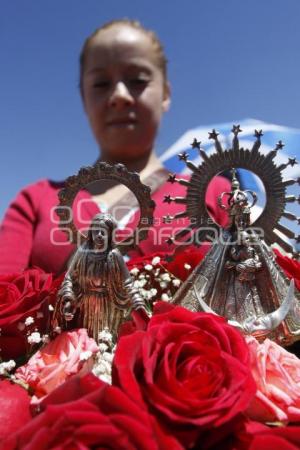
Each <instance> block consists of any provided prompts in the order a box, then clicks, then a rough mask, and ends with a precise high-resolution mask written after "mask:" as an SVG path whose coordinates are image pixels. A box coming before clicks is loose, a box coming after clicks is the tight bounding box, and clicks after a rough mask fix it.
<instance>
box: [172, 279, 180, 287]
mask: <svg viewBox="0 0 300 450" xmlns="http://www.w3.org/2000/svg"><path fill="white" fill-rule="evenodd" d="M172 284H173V286H175V287H178V286H180V284H181V281H180V280H179V279H178V278H175V280H172Z"/></svg>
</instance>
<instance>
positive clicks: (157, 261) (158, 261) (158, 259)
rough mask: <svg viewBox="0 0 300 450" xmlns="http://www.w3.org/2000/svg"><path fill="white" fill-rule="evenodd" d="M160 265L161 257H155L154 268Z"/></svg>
mask: <svg viewBox="0 0 300 450" xmlns="http://www.w3.org/2000/svg"><path fill="white" fill-rule="evenodd" d="M159 263H160V257H159V256H155V257H154V258H153V259H152V265H153V266H157V264H159Z"/></svg>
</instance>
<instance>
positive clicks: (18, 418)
mask: <svg viewBox="0 0 300 450" xmlns="http://www.w3.org/2000/svg"><path fill="white" fill-rule="evenodd" d="M29 403H30V397H29V395H28V393H27V391H26V390H25V389H23V388H22V387H20V386H18V385H17V384H14V383H11V382H9V381H7V380H3V381H0V448H2V447H1V442H2V439H3V438H5V437H6V436H9V435H11V434H14V433H15V432H16V431H17V430H18V429H19V428H20V427H21V426H23V425H24V424H25V423H26V422H28V421H29V420H30V419H31V415H30V412H29ZM3 448H5V447H3Z"/></svg>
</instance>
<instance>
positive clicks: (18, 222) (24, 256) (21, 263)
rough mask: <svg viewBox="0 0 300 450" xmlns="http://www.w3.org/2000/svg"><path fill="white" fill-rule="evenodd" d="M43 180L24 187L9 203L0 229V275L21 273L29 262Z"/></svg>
mask: <svg viewBox="0 0 300 450" xmlns="http://www.w3.org/2000/svg"><path fill="white" fill-rule="evenodd" d="M44 185H45V181H40V182H38V183H35V184H33V185H30V186H28V187H26V188H24V189H23V190H22V191H20V192H19V194H18V195H17V197H16V198H15V200H14V201H13V202H12V203H11V204H10V206H9V208H8V210H7V211H6V214H5V216H4V219H3V222H2V224H1V227H0V273H3V274H4V273H12V272H20V271H22V270H24V269H26V268H27V267H28V265H29V263H30V256H31V250H32V241H33V235H34V228H35V224H36V221H37V205H38V204H39V202H40V199H41V197H42V193H43V187H44Z"/></svg>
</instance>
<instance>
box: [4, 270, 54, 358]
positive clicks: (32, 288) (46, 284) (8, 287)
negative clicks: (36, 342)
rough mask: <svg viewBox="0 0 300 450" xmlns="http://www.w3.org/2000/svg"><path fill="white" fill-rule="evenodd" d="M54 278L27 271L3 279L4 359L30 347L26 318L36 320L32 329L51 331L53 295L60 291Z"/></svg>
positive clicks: (41, 331)
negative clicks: (57, 289)
mask: <svg viewBox="0 0 300 450" xmlns="http://www.w3.org/2000/svg"><path fill="white" fill-rule="evenodd" d="M55 288H56V284H54V285H53V284H52V275H50V274H46V273H44V272H43V271H41V270H39V269H30V270H26V271H25V272H23V273H21V274H13V275H2V276H0V328H1V335H0V356H1V358H2V359H5V360H6V359H15V358H17V357H19V356H21V355H23V354H24V353H26V351H27V348H28V343H27V338H26V333H27V332H28V330H29V328H28V327H26V326H25V323H24V322H25V319H26V318H28V317H32V319H33V320H34V321H33V323H32V325H31V328H30V329H32V331H34V330H35V328H37V329H38V331H39V333H41V334H42V333H44V332H46V330H47V326H48V320H49V309H48V306H49V296H50V294H51V296H52V300H53V296H54V295H55V291H56V289H55Z"/></svg>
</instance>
